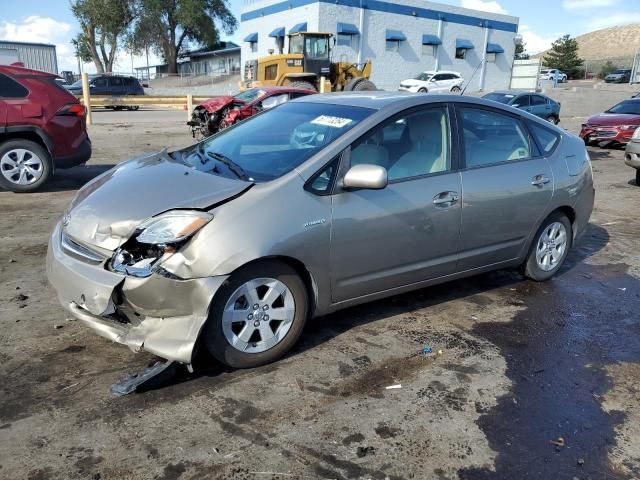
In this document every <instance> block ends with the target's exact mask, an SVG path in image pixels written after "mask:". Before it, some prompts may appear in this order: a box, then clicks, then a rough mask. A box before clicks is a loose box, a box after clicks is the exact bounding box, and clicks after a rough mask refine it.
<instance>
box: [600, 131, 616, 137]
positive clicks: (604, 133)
mask: <svg viewBox="0 0 640 480" xmlns="http://www.w3.org/2000/svg"><path fill="white" fill-rule="evenodd" d="M616 135H618V132H617V131H615V130H596V136H597V137H598V138H609V137H615V136H616Z"/></svg>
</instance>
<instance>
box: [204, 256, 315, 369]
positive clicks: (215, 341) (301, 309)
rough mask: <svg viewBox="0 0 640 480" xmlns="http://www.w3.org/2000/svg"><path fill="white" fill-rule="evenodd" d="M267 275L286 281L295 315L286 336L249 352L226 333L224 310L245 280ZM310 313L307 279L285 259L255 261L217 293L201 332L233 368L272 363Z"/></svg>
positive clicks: (213, 351)
mask: <svg viewBox="0 0 640 480" xmlns="http://www.w3.org/2000/svg"><path fill="white" fill-rule="evenodd" d="M262 277H268V278H273V279H276V280H279V281H280V282H282V283H284V284H285V285H286V287H287V288H288V289H289V291H290V292H291V294H292V296H293V301H294V305H295V307H294V318H293V322H292V324H291V327H290V328H289V331H288V332H287V333H286V334H285V336H284V338H283V339H282V340H280V342H279V343H277V344H275V345H274V346H273V347H271V348H269V349H268V350H265V351H263V352H260V353H246V352H241V351H240V350H238V349H236V348H235V347H233V346H232V345H231V344H230V343H229V341H228V340H227V338H226V337H225V334H224V331H223V326H222V313H223V311H224V308H225V305H226V303H227V301H228V300H229V297H230V296H231V295H232V294H233V293H234V292H235V291H236V290H237V289H238V288H239V287H240V286H242V285H243V284H245V283H246V282H248V281H250V280H252V279H256V278H262ZM308 314H309V299H308V294H307V289H306V287H305V285H304V282H303V281H302V279H301V278H300V276H299V275H298V274H297V273H296V271H295V270H294V269H293V268H291V267H290V266H289V265H286V264H284V263H281V262H278V261H273V260H268V261H262V262H258V263H253V264H250V265H247V266H246V267H243V268H241V269H239V270H238V271H236V272H235V273H233V274H232V275H231V277H230V278H229V280H228V281H227V282H225V284H224V285H223V286H222V287H221V288H220V290H219V291H218V292H217V293H216V295H215V297H214V299H213V303H212V305H211V308H210V312H209V319H208V320H207V324H206V325H205V327H204V329H203V332H202V335H203V337H202V339H201V340H202V341H203V343H204V345H206V347H207V350H208V351H209V353H210V354H211V355H213V356H214V357H215V358H216V359H217V360H218V361H220V362H222V363H224V364H225V365H228V366H230V367H233V368H253V367H258V366H260V365H265V364H267V363H271V362H273V361H275V360H277V359H279V358H280V357H282V356H283V355H284V354H285V353H287V352H288V351H289V349H290V348H291V347H292V346H293V345H294V344H295V343H296V342H297V340H298V338H299V337H300V334H301V333H302V330H303V328H304V325H305V323H306V321H307V316H308Z"/></svg>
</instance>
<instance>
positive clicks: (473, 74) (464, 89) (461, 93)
mask: <svg viewBox="0 0 640 480" xmlns="http://www.w3.org/2000/svg"><path fill="white" fill-rule="evenodd" d="M482 62H484V58H483V59H482V60H480V63H479V64H478V66H477V67H476V69H475V70H474V71H473V73H472V74H471V78H470V79H469V81H468V82H467V84H466V85H465V86H464V88H463V89H462V92H460V95H464V92H466V91H467V87H468V86H469V84H470V83H471V80H473V77H475V76H476V73H478V69H479V68H480V67H481V66H482Z"/></svg>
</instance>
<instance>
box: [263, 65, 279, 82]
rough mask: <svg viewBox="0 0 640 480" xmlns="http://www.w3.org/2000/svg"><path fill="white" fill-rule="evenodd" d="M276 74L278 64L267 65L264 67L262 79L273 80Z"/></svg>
mask: <svg viewBox="0 0 640 480" xmlns="http://www.w3.org/2000/svg"><path fill="white" fill-rule="evenodd" d="M277 76H278V65H268V66H266V67H264V79H265V80H275V79H276V77H277Z"/></svg>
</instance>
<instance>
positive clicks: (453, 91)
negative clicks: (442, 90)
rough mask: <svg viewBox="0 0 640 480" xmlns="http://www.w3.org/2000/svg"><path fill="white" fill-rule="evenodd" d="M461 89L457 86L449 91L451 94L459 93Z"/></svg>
mask: <svg viewBox="0 0 640 480" xmlns="http://www.w3.org/2000/svg"><path fill="white" fill-rule="evenodd" d="M461 91H462V89H461V88H460V87H458V86H457V85H456V86H455V87H453V88H452V89H451V93H460V92H461Z"/></svg>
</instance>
